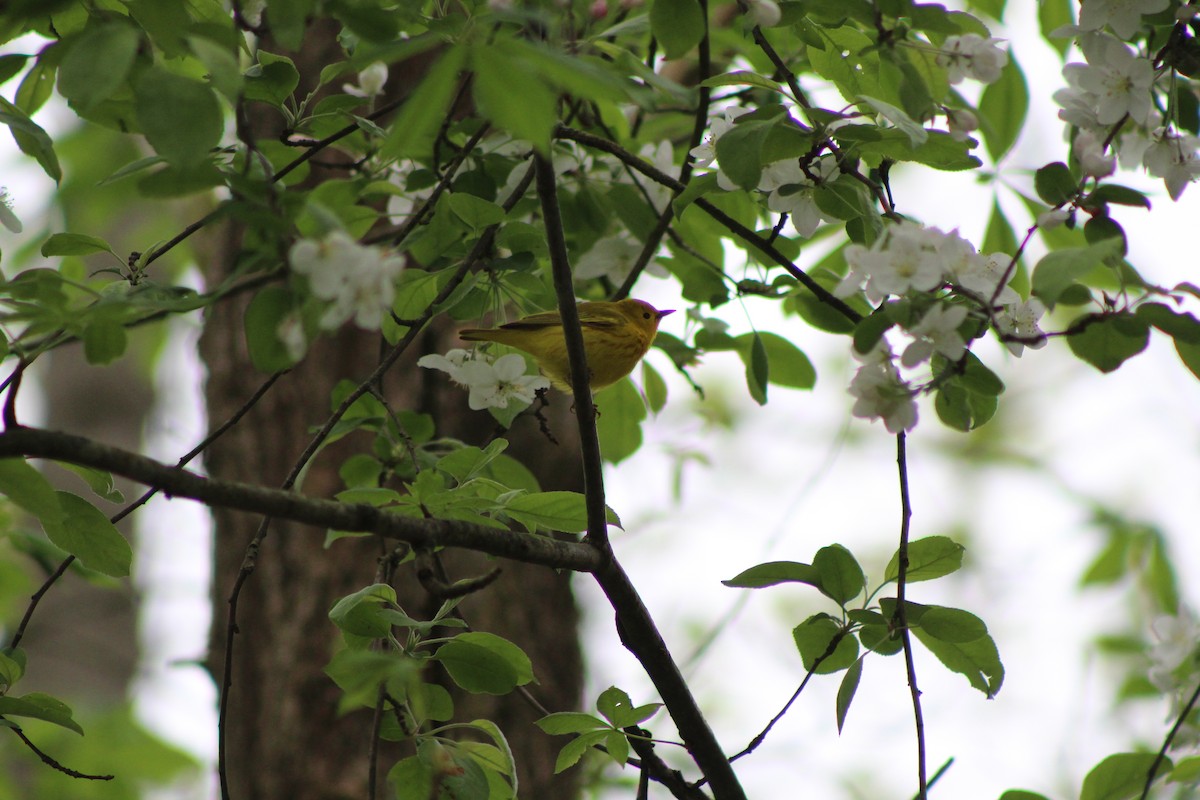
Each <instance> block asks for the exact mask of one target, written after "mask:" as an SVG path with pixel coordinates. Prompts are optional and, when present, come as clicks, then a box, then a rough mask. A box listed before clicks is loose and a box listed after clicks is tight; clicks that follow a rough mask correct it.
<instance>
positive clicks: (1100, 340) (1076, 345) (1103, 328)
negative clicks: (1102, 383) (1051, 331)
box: [1067, 313, 1150, 372]
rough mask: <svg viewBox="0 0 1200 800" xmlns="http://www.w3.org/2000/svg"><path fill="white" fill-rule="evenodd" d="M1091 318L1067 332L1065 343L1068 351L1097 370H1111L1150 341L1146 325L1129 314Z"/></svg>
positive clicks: (1131, 356) (1144, 347)
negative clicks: (1082, 325)
mask: <svg viewBox="0 0 1200 800" xmlns="http://www.w3.org/2000/svg"><path fill="white" fill-rule="evenodd" d="M1081 319H1082V318H1081ZM1093 320H1094V321H1093V322H1091V323H1090V324H1088V325H1087V326H1086V327H1084V329H1083V330H1082V331H1079V332H1078V333H1074V334H1071V336H1069V337H1068V338H1067V344H1069V345H1070V347H1071V352H1073V353H1074V354H1075V355H1077V356H1079V358H1080V359H1082V360H1083V361H1086V362H1087V363H1089V364H1091V365H1092V366H1093V367H1095V368H1096V369H1098V370H1100V371H1101V372H1112V371H1113V370H1115V369H1116V368H1117V367H1119V366H1121V364H1123V363H1125V361H1127V360H1128V359H1130V358H1133V357H1134V356H1136V355H1137V354H1138V353H1140V352H1142V351H1143V350H1145V349H1146V345H1148V344H1149V343H1150V327H1149V326H1148V325H1147V324H1146V322H1145V321H1144V320H1142V319H1139V318H1137V317H1136V316H1134V315H1133V314H1128V313H1120V314H1108V315H1105V316H1102V317H1099V318H1093Z"/></svg>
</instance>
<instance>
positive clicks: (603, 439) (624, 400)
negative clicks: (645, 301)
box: [595, 334, 661, 464]
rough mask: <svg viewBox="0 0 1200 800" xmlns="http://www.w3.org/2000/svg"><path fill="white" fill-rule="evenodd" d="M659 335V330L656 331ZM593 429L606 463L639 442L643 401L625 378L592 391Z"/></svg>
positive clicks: (625, 454)
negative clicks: (593, 401) (593, 404)
mask: <svg viewBox="0 0 1200 800" xmlns="http://www.w3.org/2000/svg"><path fill="white" fill-rule="evenodd" d="M660 335H661V334H660ZM595 400H596V408H597V409H599V411H600V416H599V417H598V418H597V419H596V432H597V435H598V436H599V438H600V453H601V455H603V456H604V460H605V461H607V462H609V463H610V464H619V463H620V462H622V461H624V460H625V459H626V458H628V457H629V456H631V455H633V454H634V453H636V452H637V450H638V448H639V447H641V446H642V422H643V421H644V420H645V419H646V404H645V403H644V402H643V401H642V396H641V395H640V394H638V390H637V387H636V386H634V385H633V381H631V380H629V379H628V378H622V379H621V380H619V381H617V382H616V383H614V384H613V385H612V386H609V387H608V388H607V389H603V390H602V391H599V392H597V393H596V398H595Z"/></svg>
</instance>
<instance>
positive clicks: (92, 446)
mask: <svg viewBox="0 0 1200 800" xmlns="http://www.w3.org/2000/svg"><path fill="white" fill-rule="evenodd" d="M21 456H24V457H29V458H48V459H51V460H53V461H62V462H65V463H68V464H78V465H80V466H86V467H92V468H94V469H100V470H105V471H107V472H111V473H113V474H114V475H120V476H122V477H124V478H128V479H130V480H132V481H137V482H138V483H142V484H145V485H147V486H152V487H155V488H157V489H158V490H159V491H161V492H162V493H163V494H165V495H167V496H169V497H186V498H188V499H191V500H198V501H200V502H202V503H204V504H205V505H208V506H213V507H218V508H231V509H235V510H238V511H247V512H250V513H254V514H264V515H267V516H271V517H278V518H280V519H288V520H292V521H294V522H299V523H302V524H306V525H313V526H317V527H320V528H335V529H338V530H346V531H361V532H364V533H375V534H378V535H379V536H384V537H386V538H389V539H397V540H399V541H403V542H408V543H409V544H411V545H413V546H415V547H425V548H435V547H460V548H465V549H469V550H477V551H479V552H481V553H487V554H488V555H494V556H502V557H504V558H511V559H514V560H517V561H526V562H528V563H531V564H542V565H544V566H548V567H554V568H556V569H569V570H574V571H576V572H594V571H595V570H597V569H599V568H600V566H601V561H602V559H601V558H600V556H599V555H598V554H597V553H596V551H595V550H594V549H593V548H591V547H589V546H587V545H584V544H580V543H577V542H563V541H559V540H556V539H551V538H548V537H543V536H534V535H532V534H527V533H520V532H517V531H500V530H497V529H495V528H491V527H487V526H484V525H476V524H473V523H469V522H458V521H451V520H438V519H416V518H412V517H403V516H400V515H399V514H390V513H388V512H387V511H386V510H384V509H379V508H375V507H373V506H369V505H366V504H364V503H339V502H336V501H334V500H323V499H319V498H315V497H308V496H306V495H303V494H300V493H298V492H290V491H284V490H281V489H268V488H265V487H262V486H254V485H251V484H248V483H239V482H236V481H223V480H219V479H215V478H206V477H204V476H201V475H197V474H196V473H194V472H190V471H188V470H185V469H181V468H178V467H170V466H167V465H166V464H163V463H161V462H158V461H155V460H154V459H151V458H146V457H145V456H142V455H138V454H137V453H133V452H130V451H128V450H122V449H120V448H117V447H111V446H109V445H105V444H101V443H99V442H96V441H93V440H91V439H86V438H84V437H82V436H75V435H73V434H69V433H59V432H57V431H47V430H41V429H38V428H18V429H16V430H11V431H5V432H4V433H0V458H16V457H21Z"/></svg>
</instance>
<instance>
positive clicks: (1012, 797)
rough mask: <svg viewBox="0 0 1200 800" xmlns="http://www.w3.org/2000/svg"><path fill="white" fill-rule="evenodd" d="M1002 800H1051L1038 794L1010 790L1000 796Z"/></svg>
mask: <svg viewBox="0 0 1200 800" xmlns="http://www.w3.org/2000/svg"><path fill="white" fill-rule="evenodd" d="M1000 800H1050V798H1049V797H1046V795H1044V794H1038V793H1037V792H1028V791H1025V790H1024V789H1009V790H1008V791H1007V792H1005V793H1004V794H1002V795H1000Z"/></svg>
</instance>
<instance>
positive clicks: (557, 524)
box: [504, 492, 587, 533]
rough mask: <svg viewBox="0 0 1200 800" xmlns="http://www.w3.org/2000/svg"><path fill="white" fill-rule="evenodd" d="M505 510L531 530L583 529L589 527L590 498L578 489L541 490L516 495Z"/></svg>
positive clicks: (566, 531)
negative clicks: (588, 508) (534, 492)
mask: <svg viewBox="0 0 1200 800" xmlns="http://www.w3.org/2000/svg"><path fill="white" fill-rule="evenodd" d="M504 513H506V514H508V516H510V517H512V518H513V519H514V520H516V521H517V522H519V523H521V524H522V525H524V526H525V528H526V529H527V530H528V531H529V532H530V533H533V532H536V531H538V530H540V529H544V530H552V531H562V532H563V533H583V532H584V531H586V530H587V501H586V499H585V498H584V496H583V495H582V494H580V493H579V492H538V493H536V494H522V495H517V496H516V497H514V498H512V499H511V500H509V501H508V503H507V505H505V507H504Z"/></svg>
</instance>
